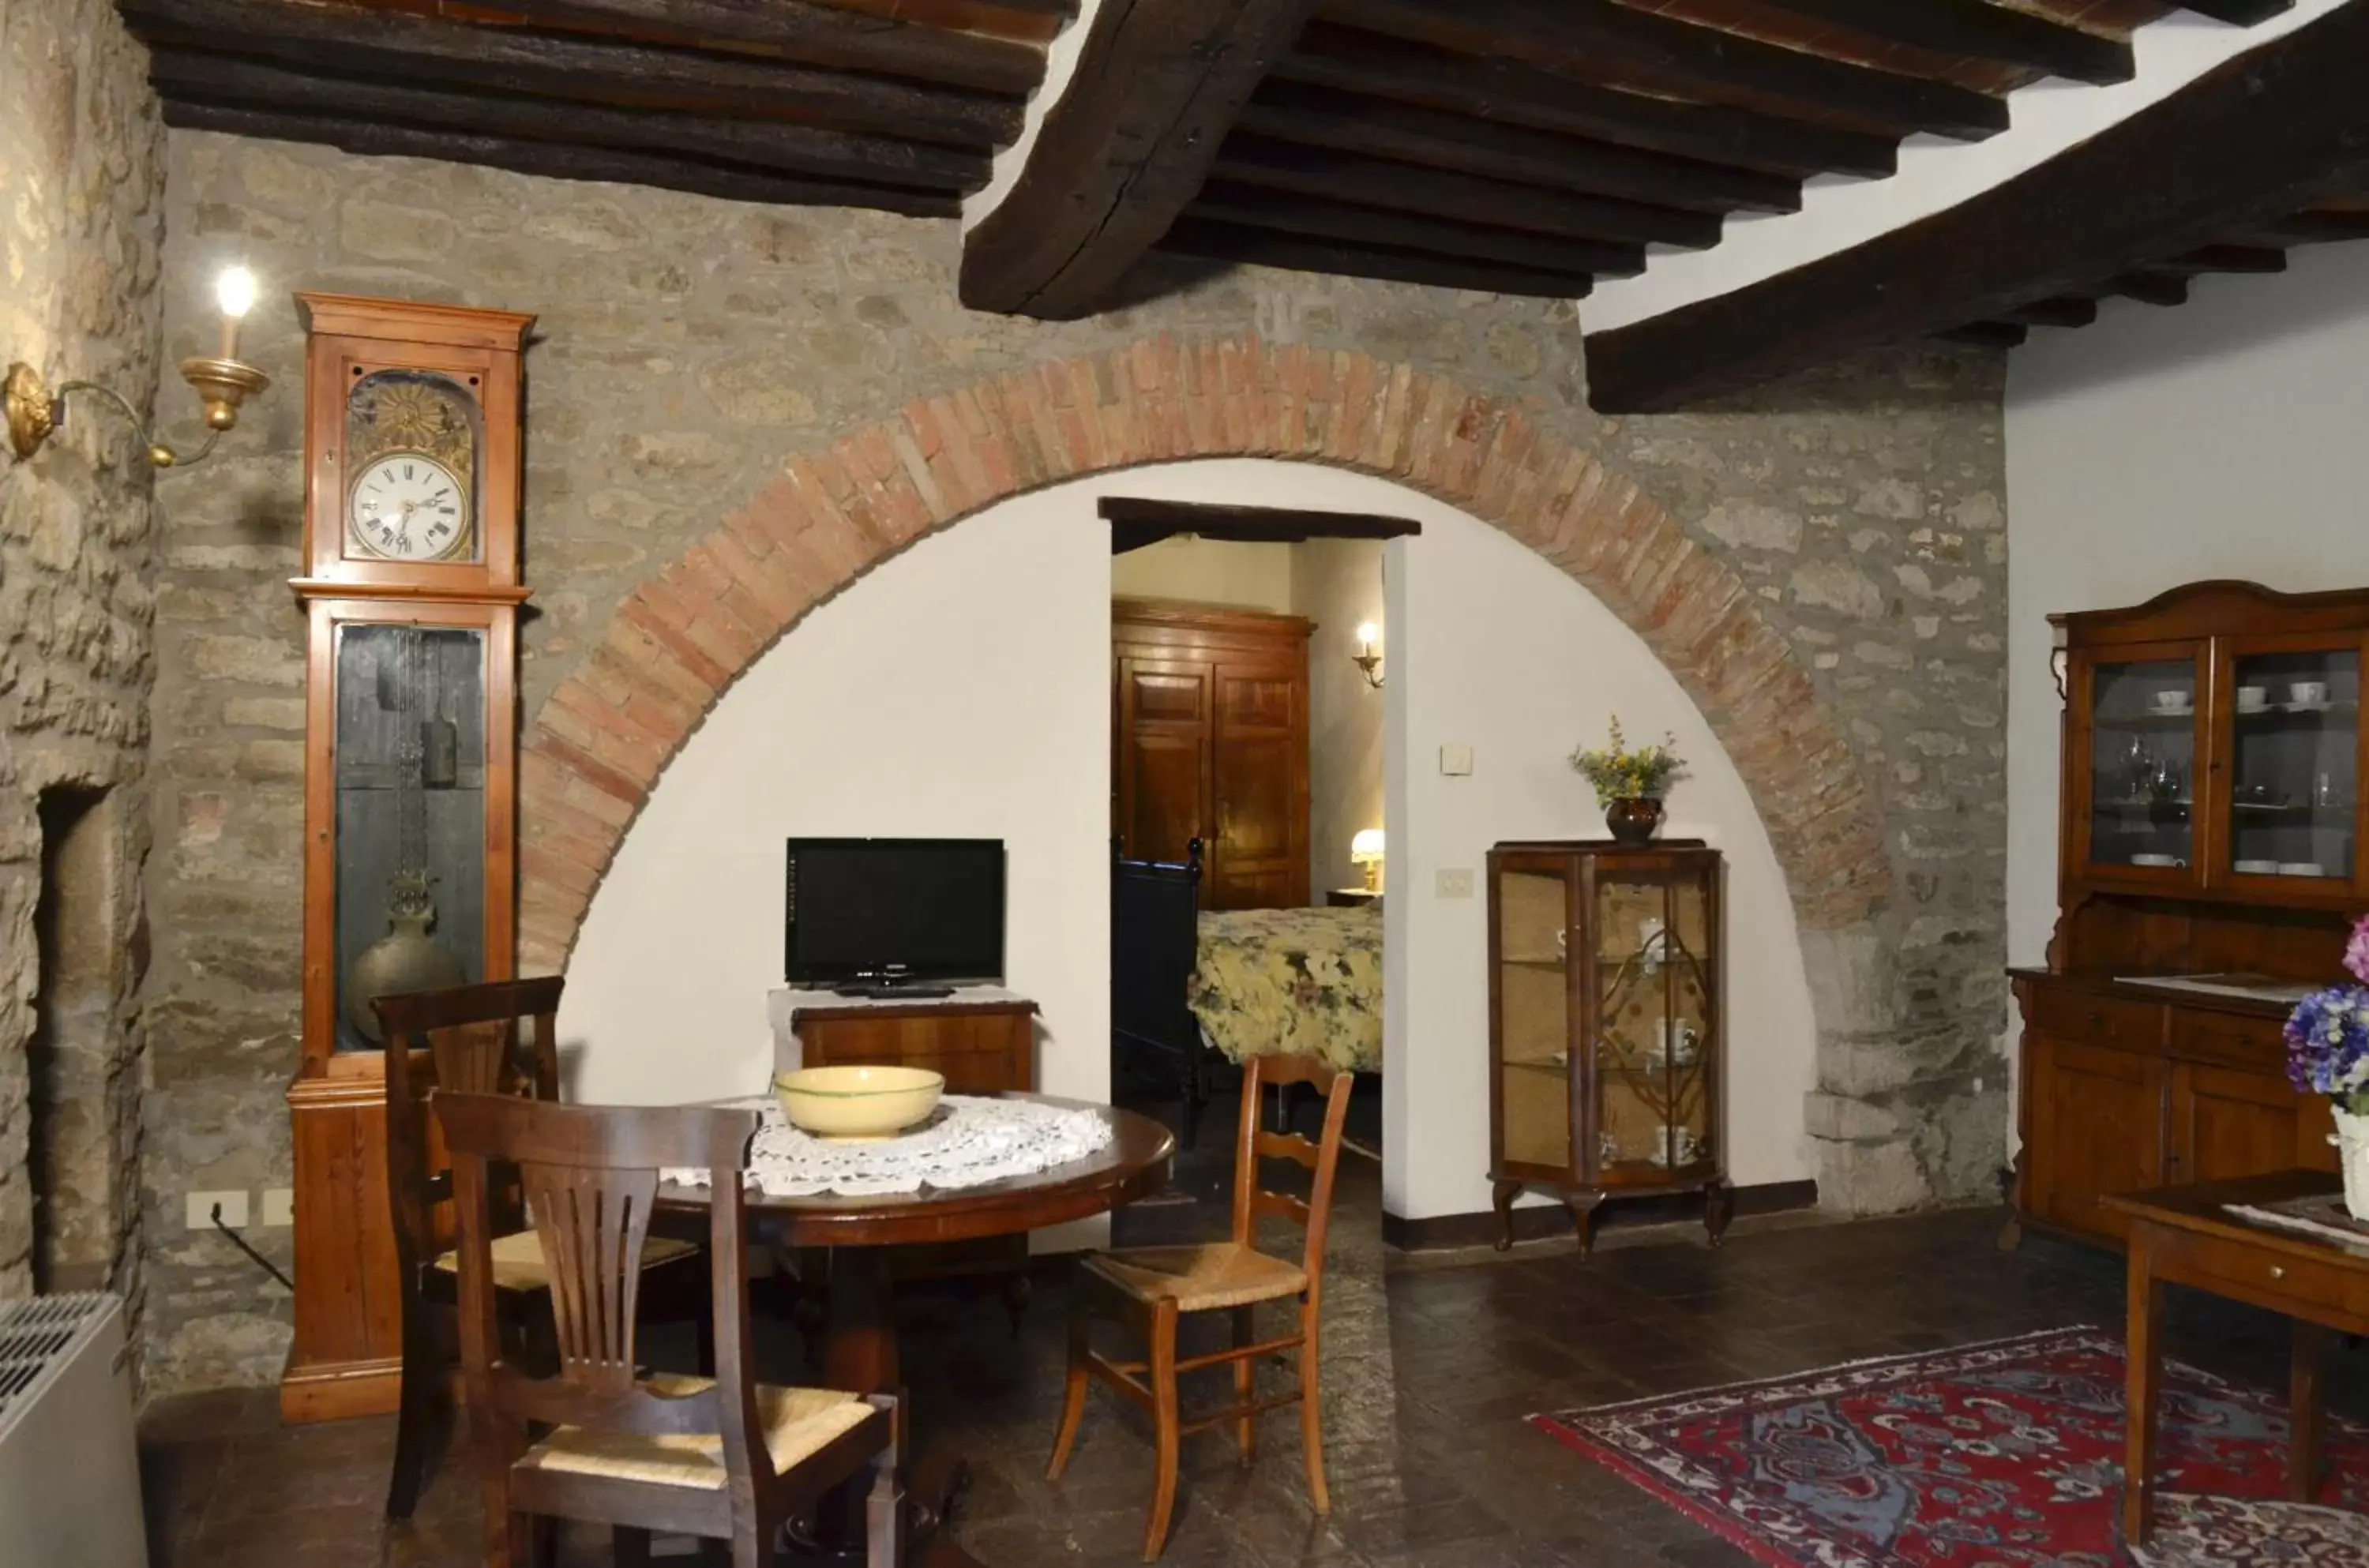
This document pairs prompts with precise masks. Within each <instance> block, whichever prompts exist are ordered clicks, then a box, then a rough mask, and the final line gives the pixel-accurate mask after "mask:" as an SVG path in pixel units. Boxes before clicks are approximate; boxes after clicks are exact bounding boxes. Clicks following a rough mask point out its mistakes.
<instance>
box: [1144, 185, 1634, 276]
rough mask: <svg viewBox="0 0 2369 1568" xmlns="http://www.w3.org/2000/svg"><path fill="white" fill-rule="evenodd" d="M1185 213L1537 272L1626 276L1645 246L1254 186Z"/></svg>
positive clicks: (1226, 191)
mask: <svg viewBox="0 0 2369 1568" xmlns="http://www.w3.org/2000/svg"><path fill="white" fill-rule="evenodd" d="M1184 212H1185V214H1186V215H1187V216H1189V217H1195V218H1211V219H1215V220H1217V221H1218V222H1219V223H1237V224H1241V225H1242V226H1243V227H1246V228H1254V229H1276V230H1279V231H1281V232H1283V233H1285V234H1294V235H1311V236H1314V237H1316V238H1320V239H1338V240H1348V241H1351V242H1353V243H1356V244H1359V245H1382V246H1394V247H1396V248H1398V249H1402V250H1425V251H1434V252H1436V253H1437V254H1439V255H1442V256H1454V257H1462V258H1469V259H1471V260H1478V261H1502V262H1505V263H1507V264H1509V265H1512V266H1516V267H1528V268H1533V269H1537V270H1539V271H1541V272H1584V273H1587V274H1590V275H1596V276H1600V275H1603V274H1608V273H1609V274H1613V275H1616V276H1620V277H1628V276H1632V275H1634V274H1636V273H1639V272H1642V271H1643V270H1644V269H1645V250H1644V247H1643V246H1634V245H1607V244H1605V243H1603V242H1601V241H1596V240H1577V239H1564V238H1560V237H1557V236H1555V235H1540V234H1528V233H1524V232H1523V231H1521V230H1518V229H1506V228H1494V227H1489V226H1486V225H1483V224H1479V223H1444V222H1442V221H1441V220H1439V219H1437V218H1425V217H1420V216H1417V215H1415V214H1413V213H1408V212H1388V211H1385V210H1383V209H1381V208H1377V207H1361V206H1356V205H1352V204H1351V203H1349V202H1346V201H1327V200H1322V199H1320V198H1314V197H1308V196H1299V195H1296V194H1293V193H1290V192H1287V191H1276V190H1263V189H1260V188H1258V187H1257V186H1254V185H1236V184H1233V183H1232V182H1230V181H1228V180H1218V179H1213V180H1211V181H1209V182H1208V183H1207V184H1206V185H1204V186H1203V187H1202V188H1201V194H1200V195H1198V196H1196V197H1195V198H1194V199H1193V202H1192V204H1191V205H1190V206H1188V207H1186V208H1185V209H1184Z"/></svg>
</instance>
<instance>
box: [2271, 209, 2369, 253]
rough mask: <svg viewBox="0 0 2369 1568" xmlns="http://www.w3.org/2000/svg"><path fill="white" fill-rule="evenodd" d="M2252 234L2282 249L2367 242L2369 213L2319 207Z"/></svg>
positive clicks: (2285, 218) (2294, 213)
mask: <svg viewBox="0 0 2369 1568" xmlns="http://www.w3.org/2000/svg"><path fill="white" fill-rule="evenodd" d="M2255 232H2256V233H2258V234H2260V235H2263V236H2264V237H2266V238H2269V239H2274V240H2278V241H2280V242H2281V243H2283V244H2286V245H2324V244H2327V243H2329V242H2330V241H2341V240H2356V239H2369V210H2363V209H2361V208H2352V207H2322V208H2318V209H2315V210H2313V211H2310V212H2290V213H2288V214H2287V215H2286V216H2285V217H2283V218H2279V219H2277V220H2275V221H2273V222H2272V223H2264V224H2262V225H2261V226H2260V228H2259V229H2257V230H2256V231H2255Z"/></svg>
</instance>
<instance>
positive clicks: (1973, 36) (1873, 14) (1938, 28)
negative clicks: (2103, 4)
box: [1766, 0, 2136, 82]
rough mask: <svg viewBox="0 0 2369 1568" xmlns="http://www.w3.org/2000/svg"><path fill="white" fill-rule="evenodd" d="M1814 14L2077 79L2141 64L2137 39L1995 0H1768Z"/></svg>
mask: <svg viewBox="0 0 2369 1568" xmlns="http://www.w3.org/2000/svg"><path fill="white" fill-rule="evenodd" d="M1766 3H1767V4H1769V5H1772V6H1777V7H1779V8H1780V9H1781V10H1787V11H1791V12H1792V13H1793V14H1794V15H1796V16H1800V17H1810V18H1811V19H1813V20H1814V21H1820V22H1831V23H1833V24H1834V25H1835V26H1837V27H1840V28H1848V29H1850V30H1851V31H1853V32H1855V33H1859V34H1860V35H1862V36H1864V37H1867V38H1870V39H1873V40H1877V41H1879V42H1886V43H1905V44H1910V45H1913V46H1914V47H1916V48H1918V49H1924V50H1930V51H1932V52H1934V53H1936V54H1946V55H1951V56H1953V57H1955V56H1972V57H1973V58H1974V59H1977V60H1995V61H1997V62H1998V63H2000V64H2003V65H2021V66H2027V67H2029V68H2031V70H2034V71H2038V72H2041V73H2043V74H2046V75H2051V76H2064V77H2066V78H2068V79H2070V80H2072V81H2076V82H2127V81H2129V80H2130V79H2131V76H2132V74H2133V73H2134V71H2135V70H2136V66H2135V65H2134V63H2133V60H2132V57H2131V46H2130V44H2129V43H2128V42H2127V41H2125V40H2121V39H2111V38H2105V37H2101V36H2100V35H2099V34H2097V33H2093V32H2088V31H2084V30H2083V29H2080V28H2077V27H2074V26H2072V25H2071V24H2069V23H2066V22H2060V21H2056V20H2054V18H2052V17H2043V16H2039V15H2037V14H2035V13H2033V12H2031V11H2019V10H2016V9H2014V8H2013V7H2011V6H1994V5H1991V4H1990V3H1989V0H1915V3H1914V4H1910V5H1904V4H1902V3H1901V0H1766Z"/></svg>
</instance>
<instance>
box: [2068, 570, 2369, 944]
mask: <svg viewBox="0 0 2369 1568" xmlns="http://www.w3.org/2000/svg"><path fill="white" fill-rule="evenodd" d="M2205 586H2206V587H2207V588H2208V589H2212V590H2214V592H2213V593H2212V595H2211V599H2210V600H2203V601H2197V600H2194V599H2193V596H2194V594H2195V590H2188V594H2187V595H2186V597H2190V598H2191V599H2192V601H2193V602H2194V605H2195V608H2194V609H2193V610H2192V611H2191V617H2192V619H2195V621H2196V624H2195V626H2194V629H2193V631H2192V633H2191V635H2185V636H2180V637H2177V638H2155V639H2151V640H2146V641H2124V640H2120V639H2115V638H2112V637H2111V636H2110V635H2102V634H2104V633H2105V631H2106V628H2102V627H2097V626H2094V625H2093V624H2091V622H2090V620H2089V618H2087V617H2084V618H2082V624H2080V626H2079V627H2078V628H2077V630H2078V631H2079V632H2080V633H2081V634H2082V635H2078V636H2073V637H2071V638H2070V640H2069V641H2068V644H2067V647H2066V649H2065V651H2064V653H2063V655H2062V658H2063V659H2064V661H2065V679H2066V705H2067V710H2068V717H2069V720H2070V723H2069V724H2068V727H2067V735H2066V741H2067V747H2068V756H2067V762H2068V764H2069V765H2068V767H2067V769H2066V805H2067V807H2068V809H2067V810H2066V814H2065V829H2066V839H2067V842H2066V845H2065V854H2064V858H2063V863H2062V864H2063V870H2064V872H2065V874H2066V876H2067V877H2068V878H2069V879H2070V880H2071V881H2072V882H2077V883H2079V884H2081V885H2083V886H2085V887H2093V888H2099V889H2108V888H2114V889H2123V890H2126V891H2130V892H2152V893H2157V894H2161V895H2166V896H2175V897H2176V896H2183V895H2189V894H2195V893H2226V894H2229V895H2232V896H2237V897H2242V898H2255V899H2260V900H2264V901H2275V902H2289V901H2301V902H2305V903H2311V902H2319V901H2326V902H2330V903H2344V904H2350V903H2352V902H2353V901H2355V900H2356V899H2358V898H2361V897H2363V895H2365V894H2369V876H2364V872H2363V866H2362V865H2361V864H2360V856H2359V854H2358V853H2357V845H2358V844H2359V841H2360V838H2361V832H2362V829H2363V817H2362V801H2361V792H2360V789H2359V787H2358V785H2359V781H2360V777H2361V769H2362V729H2361V671H2362V659H2363V647H2364V639H2363V631H2362V628H2361V627H2360V625H2359V624H2357V621H2358V617H2359V612H2358V610H2357V609H2353V610H2349V611H2335V610H2334V609H2333V607H2330V609H2329V611H2326V612H2322V613H2323V614H2331V615H2333V617H2334V618H2335V619H2336V620H2338V621H2343V620H2347V619H2349V620H2352V621H2353V622H2355V623H2356V624H2329V625H2327V626H2325V627H2324V628H2320V629H2312V628H2310V627H2309V624H2308V621H2309V619H2310V618H2311V617H2306V618H2305V619H2304V621H2303V623H2302V624H2301V625H2300V626H2298V622H2297V617H2296V615H2295V613H2288V614H2284V615H2282V614H2280V613H2279V612H2278V611H2277V610H2276V608H2275V607H2274V606H2272V605H2267V604H2265V605H2256V604H2252V603H2250V602H2249V600H2250V598H2251V597H2252V596H2251V595H2246V594H2243V593H2242V592H2241V590H2242V589H2243V587H2244V585H2235V584H2211V585H2205ZM2256 591H2257V592H2259V591H2260V590H2256ZM2270 597H2272V598H2276V597H2278V596H2270ZM2325 597H2329V596H2319V595H2307V596H2294V597H2293V598H2291V599H2289V600H2288V602H2290V603H2294V604H2298V605H2302V604H2306V603H2309V602H2310V601H2315V600H2318V599H2321V598H2325ZM2213 601H2220V602H2219V603H2217V604H2216V605H2215V612H2213V613H2211V614H2210V615H2209V616H2207V615H2206V614H2205V613H2204V605H2205V604H2206V603H2208V602H2213ZM2312 608H2314V609H2318V605H2316V604H2314V605H2313V606H2312ZM2248 611H2251V612H2253V613H2250V614H2249V613H2247V612H2248ZM2072 619H2073V618H2071V617H2067V618H2066V620H2067V621H2070V620H2072ZM2171 619H2172V621H2173V623H2174V624H2177V619H2178V618H2177V617H2172V618H2171ZM2281 627H2286V628H2295V629H2274V628H2281ZM2150 629H2153V628H2150Z"/></svg>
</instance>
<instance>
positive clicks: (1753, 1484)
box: [1530, 1328, 2369, 1568]
mask: <svg viewBox="0 0 2369 1568" xmlns="http://www.w3.org/2000/svg"><path fill="white" fill-rule="evenodd" d="M2164 1381H2165V1385H2166V1396H2165V1402H2164V1407H2163V1414H2162V1417H2161V1420H2162V1428H2161V1436H2160V1438H2159V1439H2158V1443H2159V1447H2158V1453H2159V1462H2160V1464H2161V1465H2162V1470H2161V1471H2160V1472H2159V1473H2158V1476H2157V1487H2158V1488H2159V1489H2161V1490H2159V1491H2158V1493H2157V1496H2158V1498H2160V1499H2161V1506H2160V1508H2159V1511H2158V1514H2157V1533H2156V1539H2155V1541H2154V1543H2153V1550H2151V1551H2149V1552H2147V1553H2146V1555H2144V1556H2142V1557H2137V1558H2134V1557H2133V1556H2132V1555H2131V1554H2129V1553H2127V1552H2125V1551H2123V1549H2122V1546H2121V1542H2120V1539H2119V1536H2120V1530H2119V1528H2117V1527H2118V1515H2119V1510H2120V1501H2121V1494H2122V1454H2123V1345H2122V1342H2121V1341H2120V1340H2119V1339H2116V1338H2114V1337H2112V1336H2111V1335H2109V1334H2106V1333H2100V1331H2098V1330H2096V1329H2088V1328H2081V1329H2057V1330H2052V1331H2050V1332H2049V1333H2038V1334H2031V1335H2027V1336H2025V1337H2022V1338H2020V1339H2009V1340H2000V1341H1997V1342H1996V1343H1993V1344H1989V1345H1968V1346H1966V1347H1965V1348H1963V1349H1960V1350H1946V1351H1938V1352H1933V1353H1929V1354H1926V1355H1918V1356H1898V1357H1894V1358H1892V1359H1888V1360H1883V1361H1872V1362H1864V1363H1860V1364H1857V1365H1853V1366H1847V1367H1833V1368H1825V1369H1824V1370H1821V1371H1816V1372H1808V1373H1803V1374H1802V1375H1801V1376H1798V1377H1791V1378H1781V1379H1771V1380H1769V1381H1767V1382H1759V1383H1742V1384H1736V1385H1734V1386H1731V1387H1728V1388H1721V1389H1706V1390H1702V1391H1698V1392H1695V1393H1691V1394H1684V1395H1681V1396H1679V1397H1677V1398H1676V1399H1664V1400H1654V1401H1645V1402H1637V1403H1633V1404H1623V1405H1611V1406H1607V1407H1603V1408H1599V1409H1594V1410H1581V1411H1570V1412H1566V1413H1562V1414H1559V1415H1534V1416H1532V1417H1530V1421H1531V1423H1532V1425H1536V1426H1538V1427H1539V1429H1541V1430H1542V1431H1545V1432H1549V1433H1551V1434H1552V1435H1553V1436H1556V1437H1559V1438H1561V1439H1562V1441H1563V1442H1564V1443H1566V1444H1568V1445H1569V1446H1570V1447H1572V1448H1576V1449H1577V1450H1579V1451H1580V1452H1581V1453H1583V1454H1585V1455H1586V1456H1587V1457H1588V1458H1590V1459H1595V1460H1596V1462H1598V1463H1600V1464H1602V1465H1604V1466H1606V1467H1607V1468H1608V1469H1609V1470H1611V1471H1613V1472H1614V1473H1615V1474H1617V1475H1619V1476H1621V1477H1623V1478H1624V1479H1626V1480H1628V1481H1630V1482H1634V1483H1635V1484H1636V1485H1638V1486H1642V1487H1643V1488H1644V1489H1645V1490H1646V1491H1648V1492H1650V1493H1652V1494H1654V1496H1656V1497H1659V1498H1660V1499H1662V1501H1664V1502H1665V1503H1667V1504H1669V1505H1671V1506H1672V1507H1674V1508H1677V1510H1679V1511H1680V1512H1681V1513H1684V1514H1685V1515H1687V1516H1688V1517H1690V1518H1692V1519H1694V1520H1695V1521H1696V1522H1697V1523H1699V1524H1701V1525H1703V1526H1704V1527H1706V1528H1709V1529H1711V1530H1713V1531H1715V1532H1717V1533H1718V1534H1719V1535H1721V1536H1723V1537H1725V1538H1726V1539H1728V1540H1730V1541H1732V1542H1734V1544H1735V1545H1736V1546H1738V1547H1740V1548H1742V1549H1743V1550H1744V1551H1746V1552H1748V1553H1750V1554H1751V1556H1752V1557H1753V1559H1754V1561H1756V1562H1763V1563H1769V1564H1776V1565H1781V1568H1800V1565H1811V1568H1944V1565H1946V1568H2041V1565H2043V1564H2046V1565H2050V1568H2105V1565H2120V1564H2129V1563H2132V1562H2144V1563H2153V1564H2159V1565H2169V1564H2181V1565H2185V1564H2187V1563H2191V1562H2194V1563H2200V1564H2202V1563H2211V1564H2215V1565H2220V1568H2236V1565H2240V1564H2256V1563H2260V1564H2270V1563H2278V1564H2283V1565H2290V1568H2305V1565H2309V1568H2335V1565H2342V1568H2363V1565H2369V1517H2363V1516H2362V1515H2363V1511H2364V1510H2369V1429H2363V1427H2360V1426H2357V1425H2351V1424H2349V1423H2345V1422H2340V1421H2335V1420H2331V1422H2330V1423H2329V1427H2330V1430H2329V1439H2328V1453H2329V1462H2330V1465H2331V1467H2332V1471H2333V1474H2332V1479H2331V1482H2330V1484H2329V1487H2328V1489H2327V1490H2326V1491H2324V1492H2323V1493H2322V1494H2321V1499H2320V1500H2321V1502H2322V1503H2324V1504H2329V1505H2332V1506H2329V1507H2318V1508H2299V1507H2295V1506H2293V1505H2286V1504H2283V1503H2278V1502H2276V1501H2275V1500H2276V1499H2278V1498H2279V1497H2281V1496H2282V1495H2283V1492H2284V1477H2285V1465H2286V1444H2287V1417H2286V1403H2285V1401H2284V1400H2283V1398H2279V1397H2275V1396H2272V1395H2269V1394H2265V1393H2261V1392H2259V1391H2254V1390H2252V1389H2249V1388H2243V1387H2240V1386H2238V1385H2236V1384H2233V1383H2228V1382H2225V1381H2223V1380H2222V1379H2217V1378H2215V1377H2212V1376H2210V1375H2208V1374H2206V1373H2203V1372H2200V1371H2197V1370H2195V1369H2193V1368H2188V1367H2182V1366H2180V1365H2178V1364H2176V1363H2174V1364H2171V1365H2168V1366H2167V1367H2166V1368H2165V1379H2164ZM2166 1493H2171V1494H2185V1495H2170V1496H2166V1495H2165V1494H2166Z"/></svg>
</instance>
